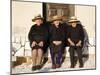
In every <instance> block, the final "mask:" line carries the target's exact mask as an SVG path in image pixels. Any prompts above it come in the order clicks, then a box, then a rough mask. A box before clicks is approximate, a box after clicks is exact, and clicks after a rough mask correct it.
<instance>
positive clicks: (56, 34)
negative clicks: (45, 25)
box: [49, 24, 66, 41]
mask: <svg viewBox="0 0 100 75" xmlns="http://www.w3.org/2000/svg"><path fill="white" fill-rule="evenodd" d="M49 34H50V35H49V37H50V41H65V38H66V32H65V27H64V25H63V24H60V25H59V27H58V28H57V27H55V25H53V24H51V25H50V26H49Z"/></svg>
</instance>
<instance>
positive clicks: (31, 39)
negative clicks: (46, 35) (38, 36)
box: [28, 26, 33, 42]
mask: <svg viewBox="0 0 100 75" xmlns="http://www.w3.org/2000/svg"><path fill="white" fill-rule="evenodd" d="M32 32H33V26H32V27H31V29H30V31H29V34H28V39H29V41H30V42H32V41H33V38H32Z"/></svg>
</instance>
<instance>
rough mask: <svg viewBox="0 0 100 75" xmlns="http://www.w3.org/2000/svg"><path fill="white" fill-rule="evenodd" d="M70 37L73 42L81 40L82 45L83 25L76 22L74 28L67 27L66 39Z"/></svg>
mask: <svg viewBox="0 0 100 75" xmlns="http://www.w3.org/2000/svg"><path fill="white" fill-rule="evenodd" d="M68 38H70V39H71V40H72V41H73V42H74V43H75V44H76V43H78V42H79V40H81V41H82V45H83V42H84V31H83V27H82V25H80V24H77V26H76V27H75V28H73V27H72V26H69V27H68V30H67V39H68Z"/></svg>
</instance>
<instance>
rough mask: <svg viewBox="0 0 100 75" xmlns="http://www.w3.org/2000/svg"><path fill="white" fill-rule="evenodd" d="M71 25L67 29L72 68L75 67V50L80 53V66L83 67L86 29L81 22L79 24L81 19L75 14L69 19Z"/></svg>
mask: <svg viewBox="0 0 100 75" xmlns="http://www.w3.org/2000/svg"><path fill="white" fill-rule="evenodd" d="M68 22H69V23H70V26H69V28H68V31H67V40H68V42H69V46H70V48H69V52H70V61H71V66H70V67H71V68H74V67H75V61H74V55H75V51H76V53H77V54H78V59H79V67H80V68H81V67H83V60H82V47H83V41H84V31H83V27H82V25H80V24H77V23H78V22H79V20H77V18H76V17H75V16H72V17H71V19H70V20H69V21H68Z"/></svg>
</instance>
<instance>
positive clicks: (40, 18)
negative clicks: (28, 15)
mask: <svg viewBox="0 0 100 75" xmlns="http://www.w3.org/2000/svg"><path fill="white" fill-rule="evenodd" d="M38 19H41V20H43V18H34V19H32V21H33V22H34V21H35V20H38Z"/></svg>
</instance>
